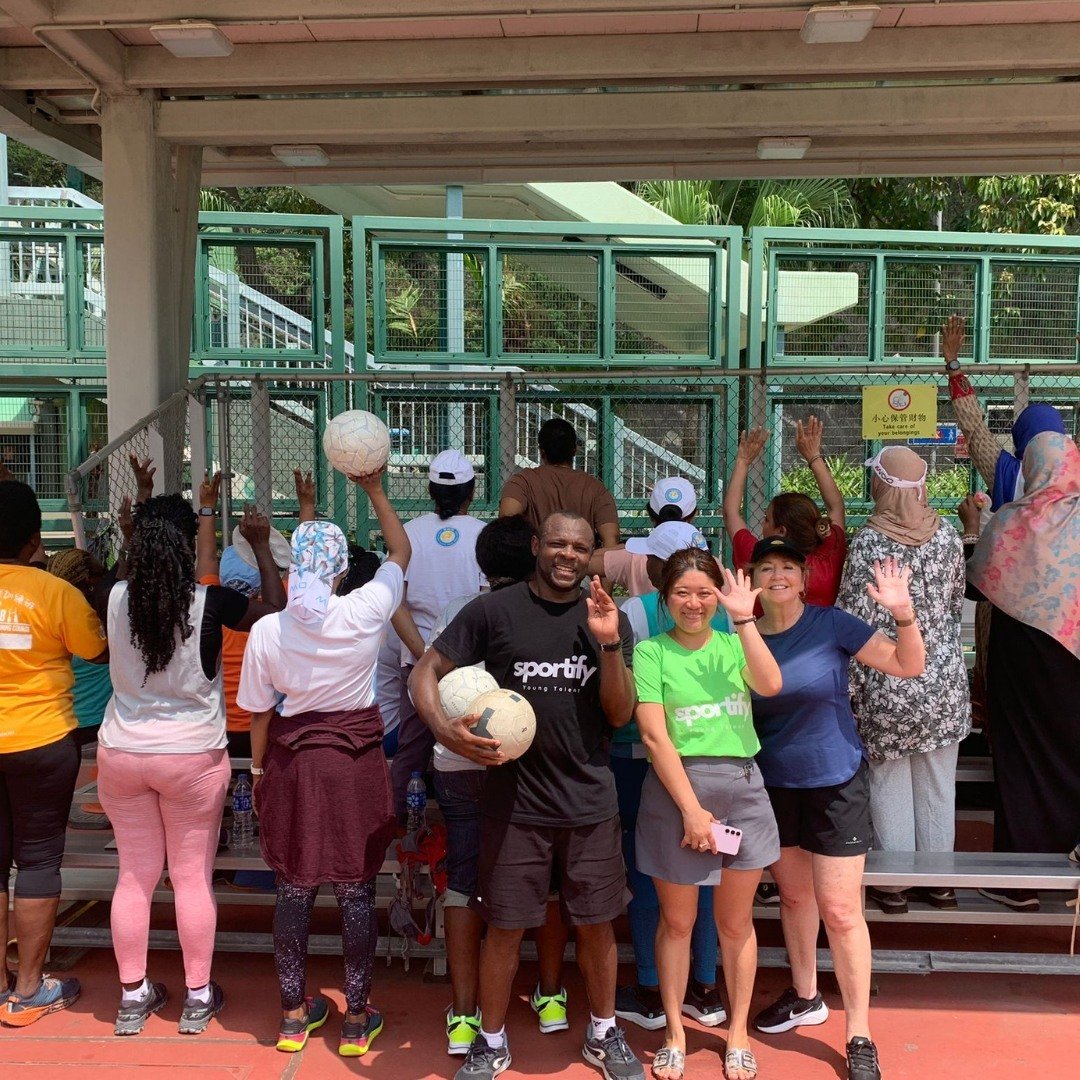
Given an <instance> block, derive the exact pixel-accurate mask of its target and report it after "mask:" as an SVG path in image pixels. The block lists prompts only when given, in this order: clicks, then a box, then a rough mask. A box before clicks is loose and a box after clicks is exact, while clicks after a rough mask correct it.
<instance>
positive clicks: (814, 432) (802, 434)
mask: <svg viewBox="0 0 1080 1080" xmlns="http://www.w3.org/2000/svg"><path fill="white" fill-rule="evenodd" d="M824 430H825V425H824V424H823V423H822V422H821V421H820V420H819V419H818V418H817V417H816V416H814V415H813V414H812V413H811V415H810V416H809V417H808V418H807V420H806V423H805V424H804V423H803V422H802V421H801V420H796V421H795V449H796V450H798V451H799V454H800V456H801V457H802V459H803V461H807V462H809V461H813V460H814V458H819V457H821V435H822V432H823V431H824Z"/></svg>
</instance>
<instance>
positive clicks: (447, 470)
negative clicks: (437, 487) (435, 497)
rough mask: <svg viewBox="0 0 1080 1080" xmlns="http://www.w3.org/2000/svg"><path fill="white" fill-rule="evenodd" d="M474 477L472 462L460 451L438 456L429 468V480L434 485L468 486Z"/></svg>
mask: <svg viewBox="0 0 1080 1080" xmlns="http://www.w3.org/2000/svg"><path fill="white" fill-rule="evenodd" d="M474 476H476V473H475V472H474V471H473V467H472V462H471V461H469V459H468V458H467V457H466V456H465V455H464V454H463V453H462V452H461V451H460V450H444V451H443V452H442V453H441V454H436V455H435V457H434V458H432V461H431V465H430V467H429V468H428V479H429V480H430V481H431V482H432V483H433V484H467V483H468V482H469V481H470V480H472V479H473V477H474Z"/></svg>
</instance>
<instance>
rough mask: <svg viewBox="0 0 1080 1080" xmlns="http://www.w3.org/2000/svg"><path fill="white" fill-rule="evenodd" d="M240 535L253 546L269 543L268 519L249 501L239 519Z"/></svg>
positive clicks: (267, 544) (265, 545) (264, 545)
mask: <svg viewBox="0 0 1080 1080" xmlns="http://www.w3.org/2000/svg"><path fill="white" fill-rule="evenodd" d="M240 535H241V536H242V537H243V538H244V539H245V540H246V541H247V542H248V543H249V544H250V545H251V546H252V547H253V548H257V547H268V546H269V544H270V519H269V518H268V517H267V516H266V515H265V514H260V513H259V511H258V510H256V509H255V507H254V506H252V505H251V504H250V503H248V504H247V505H246V506H245V507H244V516H243V517H242V518H241V519H240Z"/></svg>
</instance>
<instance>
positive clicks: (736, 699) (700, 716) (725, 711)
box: [675, 694, 750, 727]
mask: <svg viewBox="0 0 1080 1080" xmlns="http://www.w3.org/2000/svg"><path fill="white" fill-rule="evenodd" d="M749 715H750V699H749V698H748V697H747V696H746V695H745V694H728V696H727V697H726V698H724V700H723V701H710V702H708V703H706V704H703V705H684V706H683V707H682V708H680V709H676V710H675V723H676V724H685V725H686V726H687V727H693V726H694V723H695V721H697V720H719V719H721V718H722V717H731V718H732V719H734V718H735V717H736V716H746V717H748V716H749Z"/></svg>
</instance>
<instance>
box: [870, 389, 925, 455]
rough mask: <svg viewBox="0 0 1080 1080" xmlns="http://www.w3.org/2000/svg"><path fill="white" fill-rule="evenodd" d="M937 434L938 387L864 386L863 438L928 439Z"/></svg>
mask: <svg viewBox="0 0 1080 1080" xmlns="http://www.w3.org/2000/svg"><path fill="white" fill-rule="evenodd" d="M936 434H937V387H936V386H923V385H918V386H911V385H909V384H907V383H885V384H884V385H882V386H864V387H863V392H862V436H863V438H864V439H883V440H886V441H888V440H890V439H929V438H933V437H934V436H935V435H936Z"/></svg>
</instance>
